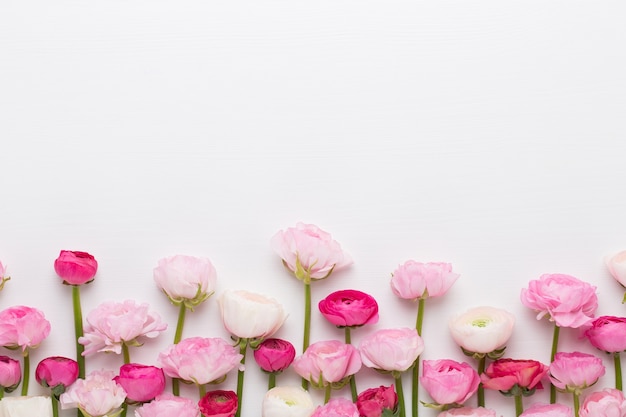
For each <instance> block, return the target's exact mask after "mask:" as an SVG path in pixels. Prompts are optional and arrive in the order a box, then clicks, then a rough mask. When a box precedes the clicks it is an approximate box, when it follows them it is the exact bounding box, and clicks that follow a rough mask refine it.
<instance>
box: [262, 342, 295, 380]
mask: <svg viewBox="0 0 626 417" xmlns="http://www.w3.org/2000/svg"><path fill="white" fill-rule="evenodd" d="M295 357H296V349H295V348H294V347H293V345H292V344H291V343H290V342H289V341H287V340H283V339H266V340H264V341H263V342H262V343H261V344H260V345H259V347H258V348H256V349H255V350H254V360H255V361H256V363H257V364H258V365H259V367H260V368H261V369H262V370H263V371H265V372H270V373H274V372H275V373H278V372H282V371H284V370H285V369H287V368H288V367H289V365H291V363H292V362H293V360H294V358H295Z"/></svg>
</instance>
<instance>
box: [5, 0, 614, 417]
mask: <svg viewBox="0 0 626 417" xmlns="http://www.w3.org/2000/svg"><path fill="white" fill-rule="evenodd" d="M625 13H626V4H625V3H623V2H618V1H614V2H608V1H606V2H605V1H600V2H594V3H591V2H514V3H509V2H495V1H487V2H482V3H480V4H477V3H476V2H448V1H446V2H437V3H430V4H428V3H417V2H408V1H406V2H405V1H386V2H371V1H315V2H308V3H304V2H278V1H276V2H274V1H272V2H245V3H242V2H205V1H199V0H197V1H177V2H174V1H160V0H156V1H154V0H150V1H147V0H146V1H117V0H111V1H57V2H47V1H11V0H7V1H4V2H2V3H0V141H1V145H2V146H1V148H0V161H1V162H0V195H1V196H2V198H1V200H0V201H1V203H0V207H1V208H0V260H2V262H3V263H4V264H5V265H7V266H8V272H9V273H10V275H11V276H12V280H11V281H10V282H9V283H8V284H7V286H6V287H5V289H4V290H3V291H2V293H0V305H1V306H2V307H3V308H6V307H8V306H12V305H18V304H25V305H30V306H36V307H37V308H40V309H41V310H43V311H44V312H45V314H46V316H47V317H48V318H49V320H50V321H51V322H52V332H51V334H50V336H49V337H48V339H47V340H45V341H44V343H43V344H42V345H41V347H40V348H39V349H37V350H36V351H34V352H33V353H32V360H33V367H34V366H35V365H36V363H37V362H38V361H39V360H40V359H42V358H43V357H45V356H49V355H66V356H70V357H71V356H73V355H74V345H73V341H72V340H73V325H72V311H71V303H70V289H69V288H68V287H66V286H63V285H61V284H60V280H59V279H58V278H57V277H56V276H55V274H54V270H53V261H54V259H55V258H56V257H57V255H58V252H59V251H60V250H61V249H69V250H84V251H88V252H90V253H92V254H93V255H95V256H96V258H97V259H98V261H99V263H100V268H99V271H98V275H97V278H96V280H95V281H94V282H93V283H92V284H90V285H88V286H86V287H84V288H83V309H84V311H85V314H86V313H88V312H89V311H90V310H91V309H92V308H94V307H95V306H96V305H97V304H99V303H100V302H102V301H104V300H119V301H121V300H123V299H135V300H137V301H141V302H149V303H150V304H151V306H152V307H153V308H154V309H155V310H157V311H158V312H159V313H160V314H161V315H162V317H163V318H164V320H166V321H167V322H168V323H169V324H170V328H169V329H168V330H167V332H166V333H165V334H163V335H162V336H161V337H160V338H158V339H156V340H153V341H149V342H148V343H146V344H145V346H143V347H141V348H137V349H132V351H131V358H132V359H133V360H134V361H138V362H139V361H141V362H144V363H149V364H154V363H155V360H156V356H157V354H158V352H159V351H160V350H162V349H163V348H164V347H165V346H167V345H168V344H169V343H171V341H172V339H173V334H174V328H175V320H176V314H177V309H176V308H175V307H173V306H171V305H170V304H169V303H168V301H167V299H166V298H165V297H164V296H163V295H162V294H160V293H159V291H158V290H157V288H156V286H155V285H154V283H153V281H152V269H153V268H154V267H155V266H156V264H157V261H158V259H160V258H162V257H165V256H169V255H173V254H189V255H197V256H207V257H209V258H210V259H211V260H212V261H213V263H214V264H215V266H216V268H217V271H218V279H219V284H218V291H217V295H219V293H220V292H221V291H223V290H224V289H226V288H234V289H240V288H245V289H248V290H251V291H256V292H261V293H265V294H268V295H271V296H273V297H275V298H276V299H278V300H279V301H281V302H282V303H283V304H284V305H285V307H286V309H287V310H288V311H289V313H290V317H289V318H288V320H287V322H286V323H285V325H284V327H283V328H282V329H281V330H280V332H279V333H278V335H277V336H279V337H282V338H287V339H290V340H291V341H292V342H293V343H294V345H296V346H297V347H298V348H299V346H300V345H301V338H302V336H301V327H302V317H303V316H302V314H303V313H302V287H301V284H300V282H298V281H297V280H295V279H293V278H292V277H291V276H290V275H289V274H288V273H287V272H286V271H285V270H284V269H283V267H282V265H281V263H280V260H279V259H278V258H277V256H276V255H275V254H274V253H272V251H271V249H270V247H269V240H270V238H271V236H272V235H273V234H274V233H275V232H276V231H277V230H279V229H284V228H286V227H289V226H292V225H294V224H295V223H296V222H297V221H305V222H309V223H315V224H317V225H318V226H320V227H322V228H323V229H325V230H327V231H329V232H331V233H332V234H333V236H334V237H335V238H336V239H337V240H338V241H339V242H340V243H341V244H342V246H343V247H344V248H345V249H346V251H348V252H349V253H350V254H351V255H352V257H353V258H354V261H355V263H354V265H353V267H351V268H350V269H348V270H346V271H344V272H339V273H336V274H334V275H333V276H332V277H331V278H330V279H328V280H326V281H324V282H318V283H315V284H314V286H313V300H314V305H315V304H316V303H317V301H319V300H320V299H321V298H323V297H324V296H325V295H327V294H328V293H330V292H332V291H335V290H338V289H345V288H353V289H359V290H362V291H365V292H368V293H370V294H372V295H374V296H375V297H376V299H377V300H378V302H379V304H380V322H379V323H378V324H377V325H375V326H371V327H369V328H363V329H360V330H358V331H355V332H354V336H353V340H354V341H355V342H357V343H358V341H359V339H360V338H361V336H362V335H364V334H366V333H367V332H370V331H373V330H374V329H379V328H384V327H399V326H412V325H413V324H414V317H415V309H416V305H414V304H411V303H409V302H405V301H402V300H399V299H396V297H395V296H393V294H392V293H391V291H390V289H389V278H390V273H391V272H392V271H393V270H394V269H395V268H396V267H397V265H398V264H400V263H403V262H404V261H406V260H408V259H415V260H418V261H424V262H426V261H447V262H451V263H452V264H453V266H454V269H455V271H457V272H458V273H460V274H461V278H460V279H459V280H458V281H457V283H456V284H455V285H454V287H453V288H452V289H451V290H450V292H449V293H448V294H447V295H446V296H445V297H443V298H441V299H438V300H429V301H428V302H427V306H426V318H425V324H424V332H423V335H424V339H425V344H426V350H425V352H424V354H423V358H424V359H439V358H452V359H456V360H466V359H465V357H464V356H463V355H462V354H461V352H460V351H459V350H458V348H457V347H456V346H455V345H454V343H453V342H452V340H451V338H450V336H449V334H448V330H447V326H446V323H447V320H448V318H449V317H450V316H451V315H452V314H455V313H458V312H461V311H464V310H466V309H467V308H470V307H473V306H478V305H492V306H495V307H501V308H506V309H508V310H509V311H511V312H513V313H514V314H515V315H516V317H517V325H516V329H515V332H514V335H513V337H512V339H511V341H510V344H509V348H508V350H507V356H509V357H514V358H533V359H537V360H541V361H543V362H544V363H547V362H548V361H549V350H550V343H551V335H552V326H551V325H550V324H549V323H548V322H547V321H545V320H544V321H540V322H537V321H536V320H535V318H534V314H533V313H532V312H531V311H529V310H528V309H526V308H525V307H523V306H522V305H521V303H520V302H519V293H520V290H521V288H523V287H525V286H526V285H527V283H528V281H529V280H531V279H536V278H538V277H539V276H540V275H541V274H543V273H552V272H560V273H567V274H571V275H574V276H576V277H578V278H580V279H583V280H586V281H589V282H591V283H592V284H593V285H596V286H597V287H598V297H599V300H600V307H599V309H598V314H599V315H607V314H611V315H618V316H622V315H624V308H625V307H624V306H623V305H621V304H620V301H621V298H622V293H623V289H622V287H620V286H619V285H618V284H617V283H616V282H615V281H614V280H613V279H612V278H611V277H610V275H609V274H608V273H607V271H606V269H605V267H604V264H603V258H604V256H605V255H608V254H611V253H613V252H617V251H619V250H623V249H626V242H625V241H624V237H625V236H626V222H624V215H625V213H626V211H625V209H626V193H625V192H624V190H625V186H624V179H625V178H626V163H625V160H624V153H625V152H626V142H625V139H626V118H625V116H624V114H625V111H626V77H625V76H624V74H626V48H625V47H624V45H625V41H626V25H624V17H625ZM217 295H216V296H217ZM195 335H202V336H207V337H208V336H211V337H216V336H221V337H226V338H227V337H228V335H227V334H226V332H225V331H224V330H223V328H222V325H221V322H220V319H219V312H218V307H217V303H216V297H213V298H211V299H209V301H208V302H206V303H205V304H204V305H203V306H202V307H200V308H198V309H197V310H196V311H195V312H194V313H192V314H189V315H188V317H187V326H186V328H185V333H184V336H185V337H188V336H195ZM341 337H342V334H341V332H339V331H337V330H336V329H334V328H332V326H330V325H329V324H328V323H326V322H325V321H324V319H323V318H322V317H321V316H320V315H319V313H317V310H316V309H314V315H313V330H312V340H313V341H317V340H322V339H328V338H341ZM561 349H562V350H581V351H585V352H589V353H596V354H598V355H602V354H601V353H600V352H596V351H595V350H594V349H593V348H591V347H590V346H589V345H588V344H587V343H586V342H585V341H579V340H577V334H576V333H575V332H573V331H569V330H564V331H563V332H562V346H561ZM0 354H9V355H14V354H15V352H9V351H7V350H5V351H4V352H0ZM249 356H250V358H249V360H248V363H249V366H248V369H249V371H248V372H247V373H246V385H245V390H244V396H245V400H244V409H243V416H244V417H252V416H258V415H260V412H259V408H260V403H261V399H262V398H263V395H264V391H265V384H266V379H265V376H263V375H261V374H260V372H259V371H258V369H257V368H256V365H255V364H254V361H253V360H252V358H251V354H249ZM469 361H470V362H471V359H469ZM121 362H122V359H121V357H118V356H109V355H97V356H95V357H90V358H88V361H87V363H88V370H94V369H99V368H100V367H107V368H110V369H116V368H117V367H118V366H119V365H120V364H121ZM605 362H606V364H607V365H609V369H608V371H607V375H606V376H605V377H603V379H602V380H601V381H600V383H599V385H598V387H605V386H611V385H612V384H613V374H612V364H611V362H610V361H609V360H608V358H606V357H605ZM235 382H236V376H235V374H234V373H233V374H231V376H229V378H228V379H227V381H226V382H225V383H224V384H222V385H221V388H226V389H234V388H235ZM278 382H279V383H281V384H288V383H294V384H297V383H298V379H297V378H296V377H295V375H294V374H293V373H292V372H291V371H288V372H287V373H286V374H285V375H283V376H280V377H279V379H278ZM357 382H358V383H359V389H365V388H367V387H371V386H377V385H380V384H389V383H390V382H391V380H389V379H386V378H384V377H382V376H378V375H377V374H375V373H374V372H373V371H370V370H363V371H361V372H360V373H359V376H358V379H357ZM405 387H406V388H407V400H408V397H410V394H409V391H408V388H409V387H410V383H409V379H406V382H405ZM30 392H31V393H33V394H35V393H43V392H44V391H43V389H41V388H39V387H38V386H37V385H36V383H35V382H34V381H32V385H31V389H30ZM184 394H185V395H188V396H190V397H192V398H196V397H195V396H196V395H197V394H196V392H195V390H192V389H191V388H189V390H186V391H184ZM12 395H15V394H12ZM313 395H314V398H315V401H316V402H321V400H322V395H321V393H320V392H314V393H313ZM334 395H343V396H348V395H349V393H348V391H347V390H343V391H341V392H339V393H335V394H334ZM420 398H421V399H423V400H426V401H428V400H429V397H428V396H427V394H426V393H425V392H423V391H422V393H421V397H420ZM547 398H548V395H547V392H545V390H544V392H538V393H537V394H536V395H535V396H534V397H532V398H529V399H526V400H525V403H526V405H529V404H531V403H532V402H537V401H547ZM559 400H560V401H561V402H565V403H568V404H571V399H570V398H569V397H567V396H565V395H561V396H560V397H559ZM469 403H470V404H474V403H475V399H474V398H472V399H471V400H470V401H469ZM487 405H488V406H489V405H491V406H493V407H495V408H497V409H498V412H499V414H502V415H505V416H510V415H513V409H514V408H513V401H512V400H511V399H508V398H507V399H505V398H503V397H501V395H500V394H499V393H497V392H488V393H487ZM63 415H73V414H72V413H71V412H65V413H64V414H63ZM421 415H422V416H434V415H436V413H435V412H433V411H430V410H426V409H422V412H421Z"/></svg>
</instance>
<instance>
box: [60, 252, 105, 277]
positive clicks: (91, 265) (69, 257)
mask: <svg viewBox="0 0 626 417" xmlns="http://www.w3.org/2000/svg"><path fill="white" fill-rule="evenodd" d="M54 270H55V271H56V273H57V275H58V276H60V277H61V278H63V282H64V283H66V284H69V285H82V284H86V283H88V282H91V281H93V277H94V276H95V275H96V271H98V261H96V259H95V258H94V257H93V256H92V255H90V254H88V253H87V252H79V251H69V250H62V251H61V254H60V255H59V257H58V258H57V259H56V260H55V261H54Z"/></svg>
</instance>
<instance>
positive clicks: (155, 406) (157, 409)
mask: <svg viewBox="0 0 626 417" xmlns="http://www.w3.org/2000/svg"><path fill="white" fill-rule="evenodd" d="M135 417H200V409H199V408H198V404H197V403H196V402H195V401H192V400H190V399H189V398H184V397H176V396H174V395H172V394H163V395H159V396H158V397H156V399H155V400H154V401H152V402H150V403H147V404H144V405H142V406H141V407H138V408H136V409H135Z"/></svg>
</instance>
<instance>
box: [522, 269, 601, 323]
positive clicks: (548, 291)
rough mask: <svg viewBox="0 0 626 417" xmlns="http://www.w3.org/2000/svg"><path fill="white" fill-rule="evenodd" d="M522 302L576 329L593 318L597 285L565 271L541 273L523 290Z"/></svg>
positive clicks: (595, 307)
mask: <svg viewBox="0 0 626 417" xmlns="http://www.w3.org/2000/svg"><path fill="white" fill-rule="evenodd" d="M521 300H522V304H524V305H525V306H526V307H528V308H531V309H533V310H535V311H537V312H538V313H539V314H537V320H540V319H541V318H542V317H544V316H548V318H549V319H550V320H551V321H554V322H555V323H556V324H557V325H558V326H559V327H572V328H579V327H581V326H583V325H585V324H587V323H588V322H590V321H591V320H592V319H593V316H594V314H595V312H596V309H597V308H598V297H597V296H596V287H594V286H592V285H590V284H588V283H586V282H583V281H581V280H579V279H577V278H574V277H572V276H569V275H564V274H544V275H542V276H541V277H540V278H539V279H537V280H532V281H530V282H529V283H528V288H524V289H522V294H521Z"/></svg>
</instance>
